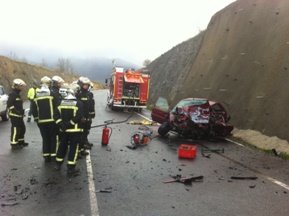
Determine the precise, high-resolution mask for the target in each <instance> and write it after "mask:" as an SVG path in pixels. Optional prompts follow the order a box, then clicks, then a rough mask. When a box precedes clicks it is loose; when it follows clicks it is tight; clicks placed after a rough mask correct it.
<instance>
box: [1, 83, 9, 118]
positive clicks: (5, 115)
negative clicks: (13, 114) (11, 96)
mask: <svg viewBox="0 0 289 216" xmlns="http://www.w3.org/2000/svg"><path fill="white" fill-rule="evenodd" d="M7 101H8V95H7V94H5V91H4V88H3V86H1V85H0V116H1V118H2V121H7V120H8V119H9V117H8V113H7V110H6V106H7Z"/></svg>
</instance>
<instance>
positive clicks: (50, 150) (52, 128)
mask: <svg viewBox="0 0 289 216" xmlns="http://www.w3.org/2000/svg"><path fill="white" fill-rule="evenodd" d="M38 127H39V130H40V134H41V136H42V153H43V157H44V158H46V157H55V156H56V134H57V127H56V124H55V122H46V123H39V124H38Z"/></svg>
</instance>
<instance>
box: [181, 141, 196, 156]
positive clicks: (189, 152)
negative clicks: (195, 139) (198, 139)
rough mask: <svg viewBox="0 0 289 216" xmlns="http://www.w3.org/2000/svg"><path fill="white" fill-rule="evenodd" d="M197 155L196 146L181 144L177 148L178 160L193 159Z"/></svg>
mask: <svg viewBox="0 0 289 216" xmlns="http://www.w3.org/2000/svg"><path fill="white" fill-rule="evenodd" d="M196 155H197V146H196V145H188V144H181V145H180V146H179V148H178V156H179V158H187V159H194V158H195V157H196Z"/></svg>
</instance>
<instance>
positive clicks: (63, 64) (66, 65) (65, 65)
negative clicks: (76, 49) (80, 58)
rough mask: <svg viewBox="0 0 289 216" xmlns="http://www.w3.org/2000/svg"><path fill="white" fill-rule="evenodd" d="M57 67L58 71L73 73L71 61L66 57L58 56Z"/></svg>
mask: <svg viewBox="0 0 289 216" xmlns="http://www.w3.org/2000/svg"><path fill="white" fill-rule="evenodd" d="M57 69H58V70H59V71H60V72H68V73H70V74H72V73H73V67H72V63H71V61H70V60H69V59H68V58H59V59H58V61H57Z"/></svg>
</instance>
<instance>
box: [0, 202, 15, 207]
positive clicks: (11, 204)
mask: <svg viewBox="0 0 289 216" xmlns="http://www.w3.org/2000/svg"><path fill="white" fill-rule="evenodd" d="M18 204H19V203H18V202H11V203H1V206H3V207H4V206H15V205H18Z"/></svg>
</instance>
